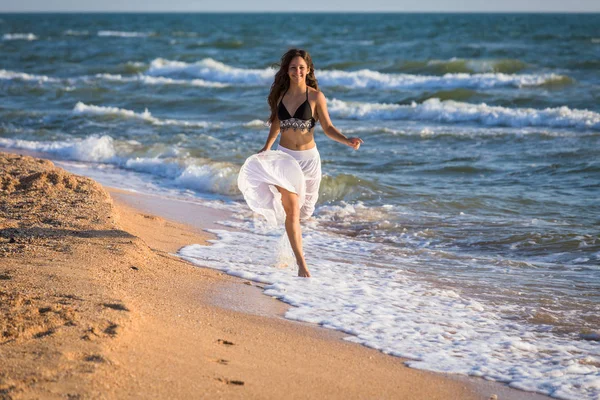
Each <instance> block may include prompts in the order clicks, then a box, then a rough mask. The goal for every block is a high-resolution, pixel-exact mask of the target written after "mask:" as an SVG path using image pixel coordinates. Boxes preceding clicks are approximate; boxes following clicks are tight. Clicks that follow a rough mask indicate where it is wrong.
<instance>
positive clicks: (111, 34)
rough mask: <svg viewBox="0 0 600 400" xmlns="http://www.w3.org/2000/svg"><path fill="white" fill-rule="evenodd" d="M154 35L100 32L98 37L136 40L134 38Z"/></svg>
mask: <svg viewBox="0 0 600 400" xmlns="http://www.w3.org/2000/svg"><path fill="white" fill-rule="evenodd" d="M151 35H153V33H152V32H123V31H98V36H102V37H110V36H112V37H123V38H134V37H148V36H151Z"/></svg>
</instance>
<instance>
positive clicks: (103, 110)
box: [72, 102, 209, 128]
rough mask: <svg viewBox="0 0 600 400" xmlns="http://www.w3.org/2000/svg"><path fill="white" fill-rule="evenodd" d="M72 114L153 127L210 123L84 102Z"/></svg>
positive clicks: (202, 125) (78, 104) (193, 125)
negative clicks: (155, 115) (130, 120)
mask: <svg viewBox="0 0 600 400" xmlns="http://www.w3.org/2000/svg"><path fill="white" fill-rule="evenodd" d="M72 113H73V114H74V115H99V116H111V117H120V118H132V119H139V120H142V121H147V122H149V123H151V124H153V125H177V126H189V127H198V128H207V127H208V126H209V123H208V122H206V121H185V120H177V119H160V118H156V117H153V116H152V114H150V111H148V109H145V110H144V112H143V113H136V112H135V111H132V110H127V109H125V108H118V107H105V106H94V105H87V104H84V103H82V102H78V103H77V104H75V107H73V111H72Z"/></svg>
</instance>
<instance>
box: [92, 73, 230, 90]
mask: <svg viewBox="0 0 600 400" xmlns="http://www.w3.org/2000/svg"><path fill="white" fill-rule="evenodd" d="M95 77H96V78H100V79H104V80H108V81H113V82H141V83H145V84H148V85H184V86H199V87H214V88H222V87H227V86H229V85H227V84H225V83H220V82H209V81H205V80H203V79H173V78H166V77H163V76H148V75H142V74H137V75H133V76H127V75H125V76H123V75H120V74H117V75H114V74H96V75H95Z"/></svg>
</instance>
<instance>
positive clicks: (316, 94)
mask: <svg viewBox="0 0 600 400" xmlns="http://www.w3.org/2000/svg"><path fill="white" fill-rule="evenodd" d="M308 95H309V96H310V97H311V98H312V99H311V100H315V101H316V102H320V101H325V95H324V94H323V92H321V91H320V90H317V89H315V88H312V87H309V89H308Z"/></svg>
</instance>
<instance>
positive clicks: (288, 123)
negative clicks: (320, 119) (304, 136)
mask: <svg viewBox="0 0 600 400" xmlns="http://www.w3.org/2000/svg"><path fill="white" fill-rule="evenodd" d="M279 127H280V128H281V129H288V128H292V129H293V130H295V131H297V130H301V131H302V130H305V131H310V130H311V129H312V128H314V127H315V120H313V119H309V120H306V121H304V120H301V119H298V118H290V119H286V120H283V121H280V122H279Z"/></svg>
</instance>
